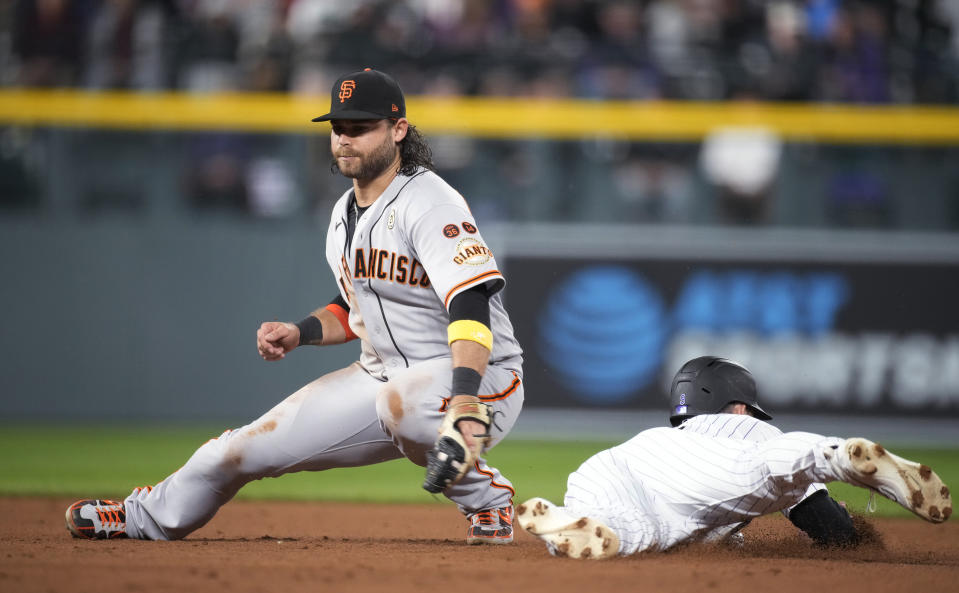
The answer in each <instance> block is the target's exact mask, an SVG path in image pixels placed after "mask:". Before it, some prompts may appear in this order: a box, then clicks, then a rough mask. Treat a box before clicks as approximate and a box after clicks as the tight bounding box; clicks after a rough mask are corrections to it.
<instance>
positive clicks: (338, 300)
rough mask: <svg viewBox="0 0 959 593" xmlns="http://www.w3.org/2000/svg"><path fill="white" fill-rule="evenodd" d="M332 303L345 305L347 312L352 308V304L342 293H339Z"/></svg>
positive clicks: (344, 308)
mask: <svg viewBox="0 0 959 593" xmlns="http://www.w3.org/2000/svg"><path fill="white" fill-rule="evenodd" d="M330 304H331V305H336V306H338V307H343V310H344V311H347V312H348V311H349V310H350V306H349V305H347V304H346V299H344V298H343V296H342V295H340V294H337V295H336V298H334V299H333V300H332V301H330Z"/></svg>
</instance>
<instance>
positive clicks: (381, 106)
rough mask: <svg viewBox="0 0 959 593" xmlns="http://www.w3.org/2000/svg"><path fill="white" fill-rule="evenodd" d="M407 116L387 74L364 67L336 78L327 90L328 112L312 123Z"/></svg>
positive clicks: (393, 83)
mask: <svg viewBox="0 0 959 593" xmlns="http://www.w3.org/2000/svg"><path fill="white" fill-rule="evenodd" d="M390 117H406V99H404V98H403V91H402V89H400V85H398V84H397V83H396V81H395V80H393V79H392V78H391V77H390V76H389V75H388V74H384V73H383V72H380V71H379V70H372V69H370V68H367V69H365V70H360V71H359V72H351V73H349V74H345V75H343V76H341V77H339V78H338V79H337V80H336V82H335V83H334V84H333V89H332V90H331V91H330V112H329V113H327V114H326V115H321V116H320V117H314V118H313V121H329V120H331V119H386V118H390Z"/></svg>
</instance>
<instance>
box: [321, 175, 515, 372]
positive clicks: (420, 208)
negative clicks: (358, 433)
mask: <svg viewBox="0 0 959 593" xmlns="http://www.w3.org/2000/svg"><path fill="white" fill-rule="evenodd" d="M350 194H351V192H349V191H348V192H346V193H345V194H344V195H343V196H342V197H341V198H340V199H339V201H338V202H337V203H336V206H334V208H333V217H332V220H331V222H330V229H329V232H328V233H327V239H326V258H327V261H328V262H329V265H330V267H331V268H332V269H333V273H334V274H336V276H337V280H338V284H339V288H340V291H341V293H342V296H343V298H344V299H345V300H346V302H347V303H349V305H350V316H349V323H350V328H351V329H352V330H353V332H354V333H355V334H356V335H357V336H358V337H359V338H360V339H361V340H362V342H363V346H362V348H363V352H362V357H361V359H360V362H361V364H362V365H363V366H364V367H365V368H366V369H367V370H368V371H369V372H370V373H372V374H373V375H375V376H378V377H381V378H388V377H390V375H391V373H392V372H394V371H395V370H396V369H399V368H406V367H409V366H410V365H413V364H416V363H418V362H421V361H424V360H433V359H436V358H444V357H449V355H450V348H449V344H448V343H447V338H446V328H447V326H448V325H449V316H448V307H449V304H450V301H452V300H453V297H455V296H456V295H458V294H459V293H461V292H463V291H464V290H467V289H469V288H472V287H474V286H477V285H479V284H484V285H486V287H487V289H488V290H489V292H490V293H495V294H494V295H493V297H492V298H491V299H490V325H491V327H490V330H492V332H493V351H492V353H491V356H490V363H491V364H498V365H502V366H506V367H508V368H512V369H514V370H517V371H518V370H519V368H520V365H521V364H522V358H521V350H520V347H519V343H517V341H516V338H514V337H513V326H512V325H511V324H510V321H509V317H507V315H506V311H505V310H504V309H503V303H502V298H501V296H500V294H499V290H500V289H501V288H502V287H503V285H504V284H505V281H504V279H503V275H502V273H500V271H499V269H498V268H497V265H496V259H495V258H494V257H493V253H492V252H491V251H490V250H489V247H487V245H486V243H485V242H484V241H483V237H482V235H481V234H480V232H479V229H478V228H477V225H476V221H475V220H474V219H473V215H472V214H471V213H470V211H469V208H468V207H467V205H466V200H464V199H463V197H462V196H461V195H460V194H459V193H457V192H456V190H454V189H453V188H452V187H450V186H449V185H448V184H447V183H446V182H445V181H443V180H442V179H441V178H440V177H439V176H438V175H436V174H435V173H433V172H432V171H428V170H426V169H421V170H419V171H417V172H416V173H415V174H414V175H412V176H409V177H408V176H405V175H397V176H396V178H395V179H393V182H392V183H391V184H390V185H389V187H387V188H386V190H385V191H384V192H383V194H382V195H381V196H380V197H379V199H377V200H376V201H375V202H374V203H373V204H372V205H371V206H370V207H369V208H368V209H367V210H366V211H365V212H364V213H363V214H362V215H361V216H360V217H359V219H358V220H357V221H356V230H355V231H354V234H353V238H352V241H348V239H349V238H348V237H347V216H348V212H347V208H348V207H349V206H350V203H351V200H350Z"/></svg>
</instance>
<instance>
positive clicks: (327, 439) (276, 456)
mask: <svg viewBox="0 0 959 593" xmlns="http://www.w3.org/2000/svg"><path fill="white" fill-rule="evenodd" d="M349 205H350V199H349V192H347V193H346V194H344V195H343V197H342V198H341V199H340V200H339V201H338V202H337V204H336V206H335V207H334V209H333V216H332V221H331V223H330V228H329V232H328V234H327V242H326V257H327V260H328V262H329V264H330V267H331V268H332V269H333V273H334V274H335V275H336V279H337V284H338V285H339V287H340V291H341V294H342V296H343V298H344V299H345V300H346V301H347V303H349V305H350V313H349V320H348V322H349V325H350V328H351V329H352V331H353V333H355V334H356V335H357V336H358V337H359V338H361V340H362V347H361V348H362V354H361V358H360V361H359V362H357V363H354V364H353V365H351V366H349V367H347V368H345V369H340V370H338V371H335V372H332V373H329V374H327V375H325V376H323V377H319V378H317V379H316V380H314V381H312V382H310V383H309V384H307V385H305V386H304V387H302V388H301V389H300V390H298V391H297V392H296V393H294V394H292V395H290V396H289V397H287V398H286V399H285V400H283V401H282V402H280V403H279V404H277V405H276V406H275V407H274V408H273V409H271V410H270V411H268V412H267V413H266V414H264V415H263V416H261V417H260V418H258V419H257V420H254V421H253V422H251V423H250V424H248V425H246V426H243V427H241V428H238V429H236V430H229V431H227V432H225V433H223V434H222V435H220V437H219V438H215V439H211V440H210V441H209V442H207V443H206V444H204V445H203V446H202V447H200V448H199V449H198V450H197V451H196V453H194V455H193V456H192V457H191V458H190V459H189V460H188V461H187V462H186V464H184V465H183V467H182V468H180V469H179V470H177V471H176V472H175V473H174V474H172V475H171V476H169V477H167V478H166V479H165V480H163V481H162V482H160V483H159V484H157V485H156V486H155V487H153V488H142V489H140V488H138V489H136V490H134V491H133V493H131V494H130V495H129V496H128V497H127V498H126V500H125V501H124V504H125V508H126V513H127V515H126V516H127V525H126V533H127V535H129V536H130V537H132V538H140V539H176V538H181V537H184V536H186V535H187V534H189V533H191V532H192V531H194V530H195V529H197V528H198V527H200V526H202V525H203V524H205V523H206V522H207V521H209V520H210V519H211V518H212V517H213V515H214V514H215V513H216V511H217V509H219V507H220V506H221V505H222V504H224V503H225V502H226V501H228V500H230V498H232V497H233V495H234V494H236V492H237V491H238V490H239V489H240V488H241V487H242V486H243V485H244V484H246V483H248V482H250V481H252V480H256V479H259V478H262V477H267V476H272V477H275V476H280V475H282V474H285V473H289V472H297V471H304V470H306V471H320V470H325V469H330V468H335V467H353V466H358V465H368V464H373V463H380V462H383V461H387V460H390V459H396V458H399V457H406V458H407V459H409V460H411V461H413V462H414V463H416V464H418V465H425V463H426V452H427V451H428V450H429V449H431V448H432V446H433V443H434V442H435V440H436V436H437V429H438V428H439V425H440V423H441V422H442V420H443V416H444V412H445V409H446V405H447V403H448V400H449V397H450V389H451V383H452V360H451V353H450V347H449V344H448V342H447V327H448V325H449V316H448V313H447V312H448V307H449V304H450V301H451V300H452V299H453V298H454V297H455V296H456V295H457V294H459V293H461V292H462V291H464V290H467V289H469V288H471V287H474V286H478V285H481V284H482V285H485V286H486V287H487V289H488V290H489V292H490V293H491V294H493V293H495V294H493V296H492V298H491V299H490V325H491V326H492V327H491V328H490V329H491V330H492V332H493V350H492V352H491V354H490V360H489V366H488V367H487V369H486V373H485V374H484V375H483V380H482V382H481V384H480V391H479V397H480V399H481V400H483V401H485V402H487V403H488V404H490V405H491V406H492V407H493V410H494V415H495V418H496V422H494V424H493V426H491V427H490V433H491V440H490V445H489V446H490V447H491V448H492V447H493V446H495V445H496V444H497V443H499V442H500V441H501V440H502V439H503V438H505V436H506V435H507V434H508V433H509V431H510V430H511V429H512V427H513V424H514V423H515V422H516V419H517V417H518V416H519V412H520V410H521V409H522V405H523V384H522V368H521V365H522V352H521V350H520V347H519V344H518V343H517V342H516V339H515V338H514V337H513V328H512V325H511V324H510V321H509V318H508V317H507V315H506V312H505V310H504V309H503V304H502V298H501V296H500V294H499V290H500V289H501V288H502V287H503V285H504V284H505V281H504V279H503V275H502V274H501V273H500V271H499V269H498V268H497V266H496V260H495V258H494V257H493V254H492V253H491V252H490V250H489V248H488V247H487V245H486V243H485V242H484V241H483V237H482V236H481V235H480V232H479V229H478V227H477V225H476V222H475V221H474V220H473V217H472V215H471V214H470V211H469V208H467V205H466V201H465V200H464V199H463V197H462V196H460V195H459V194H458V193H456V191H455V190H453V189H452V188H451V187H450V186H449V185H447V184H446V183H445V182H444V181H443V180H442V179H440V178H439V177H438V176H437V175H435V174H434V173H432V172H430V171H427V170H420V171H417V172H416V173H415V174H414V175H412V176H405V175H397V177H396V178H395V179H394V180H393V182H392V183H391V184H390V185H389V186H388V187H387V188H386V190H385V191H384V192H383V194H381V195H380V197H379V198H378V199H377V200H376V201H375V202H374V203H373V204H372V205H371V206H370V207H369V208H367V209H366V211H365V212H364V213H363V214H362V215H361V216H360V217H359V218H358V220H357V221H356V228H355V231H354V234H353V237H352V241H350V240H349V237H347V210H346V209H347V207H348V206H349ZM413 487H418V485H415V486H413ZM513 494H514V491H513V487H512V485H511V484H510V482H509V480H507V479H506V478H505V477H504V476H503V475H502V474H501V473H500V472H499V471H498V470H496V469H495V468H493V467H489V466H488V465H487V464H486V462H485V461H484V460H483V459H480V460H478V461H477V462H476V464H475V465H474V467H473V468H471V469H470V470H469V471H468V472H467V473H466V475H465V476H464V477H463V478H462V479H461V480H460V481H458V482H457V483H456V484H453V485H452V486H450V487H449V488H447V490H446V491H444V495H445V496H447V497H448V498H449V499H450V500H452V501H454V502H455V503H456V504H457V506H458V507H459V509H460V510H461V511H462V512H463V513H465V514H470V513H474V512H477V511H481V510H486V509H497V508H501V507H505V506H507V505H509V504H510V502H511V500H512V496H513Z"/></svg>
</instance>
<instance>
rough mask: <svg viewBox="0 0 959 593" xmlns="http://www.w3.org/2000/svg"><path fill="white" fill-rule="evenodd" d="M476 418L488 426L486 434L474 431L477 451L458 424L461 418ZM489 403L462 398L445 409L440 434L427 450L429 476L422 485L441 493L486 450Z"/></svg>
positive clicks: (427, 471)
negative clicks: (467, 441) (469, 444)
mask: <svg viewBox="0 0 959 593" xmlns="http://www.w3.org/2000/svg"><path fill="white" fill-rule="evenodd" d="M466 419H469V420H475V421H477V422H479V423H481V424H482V425H483V426H485V427H486V431H485V432H484V433H483V434H478V435H473V436H475V437H477V438H478V440H479V442H480V446H479V450H478V451H471V450H470V448H469V447H467V446H466V440H465V439H463V435H462V434H460V431H459V429H458V428H457V427H456V424H457V423H458V422H459V421H460V420H466ZM490 422H491V420H490V407H489V405H488V404H484V403H482V402H463V403H459V404H455V405H452V406H450V407H449V409H448V410H446V416H445V417H444V418H443V423H442V424H440V430H439V438H437V439H436V444H434V445H433V448H432V449H431V450H430V451H428V452H427V453H426V480H425V481H424V482H423V489H424V490H426V491H427V492H432V493H434V494H435V493H438V492H442V491H444V490H446V489H447V488H449V487H450V486H451V485H452V484H455V483H456V482H457V481H459V479H460V478H462V477H463V476H464V475H466V472H468V471H469V468H470V467H471V466H472V465H473V463H475V462H476V458H477V457H479V455H480V454H482V453H483V451H484V450H486V445H487V444H489V439H490V434H489V427H490Z"/></svg>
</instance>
